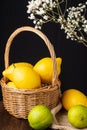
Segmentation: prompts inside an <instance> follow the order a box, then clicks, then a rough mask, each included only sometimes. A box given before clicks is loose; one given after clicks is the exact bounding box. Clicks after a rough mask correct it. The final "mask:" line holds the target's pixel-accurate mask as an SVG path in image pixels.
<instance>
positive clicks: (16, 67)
mask: <svg viewBox="0 0 87 130" xmlns="http://www.w3.org/2000/svg"><path fill="white" fill-rule="evenodd" d="M56 63H57V72H58V75H60V73H61V63H62V58H60V57H58V58H56ZM2 75H3V76H4V77H6V78H8V79H9V82H8V83H7V85H8V86H10V87H13V88H19V89H36V88H40V87H41V83H51V81H52V75H53V67H52V59H51V58H50V57H45V58H42V59H41V60H39V61H38V62H37V63H36V64H35V65H34V66H33V65H32V64H31V63H27V62H18V63H13V64H11V65H10V66H9V67H8V68H7V69H5V70H4V71H3V72H2Z"/></svg>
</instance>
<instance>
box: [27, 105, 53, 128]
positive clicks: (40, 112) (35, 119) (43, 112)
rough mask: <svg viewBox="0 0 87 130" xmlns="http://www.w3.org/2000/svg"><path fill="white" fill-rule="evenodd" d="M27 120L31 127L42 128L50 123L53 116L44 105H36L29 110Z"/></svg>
mask: <svg viewBox="0 0 87 130" xmlns="http://www.w3.org/2000/svg"><path fill="white" fill-rule="evenodd" d="M28 121H29V124H30V126H31V127H32V128H34V129H36V130H44V129H46V128H48V127H49V126H50V125H51V124H52V122H53V116H52V113H51V111H50V110H49V109H48V108H47V107H46V106H45V105H37V106H35V107H33V108H32V109H31V110H30V112H29V114H28Z"/></svg>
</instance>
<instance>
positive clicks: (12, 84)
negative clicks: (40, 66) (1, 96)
mask: <svg viewBox="0 0 87 130" xmlns="http://www.w3.org/2000/svg"><path fill="white" fill-rule="evenodd" d="M7 86H9V87H12V88H17V87H16V86H15V84H14V83H13V82H11V81H10V82H8V83H7Z"/></svg>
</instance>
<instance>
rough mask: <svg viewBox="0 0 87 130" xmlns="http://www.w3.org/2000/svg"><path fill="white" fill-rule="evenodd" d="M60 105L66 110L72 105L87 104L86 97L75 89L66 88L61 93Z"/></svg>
mask: <svg viewBox="0 0 87 130" xmlns="http://www.w3.org/2000/svg"><path fill="white" fill-rule="evenodd" d="M62 105H63V107H64V108H65V109H66V110H67V111H68V110H69V109H70V108H71V107H72V106H74V105H84V106H87V97H86V95H85V94H84V93H82V92H81V91H79V90H77V89H68V90H65V91H64V92H63V94H62Z"/></svg>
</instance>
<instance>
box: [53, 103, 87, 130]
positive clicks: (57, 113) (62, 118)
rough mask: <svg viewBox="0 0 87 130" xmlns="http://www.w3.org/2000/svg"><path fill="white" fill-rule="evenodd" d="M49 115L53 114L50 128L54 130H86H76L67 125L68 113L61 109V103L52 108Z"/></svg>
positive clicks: (85, 129)
mask: <svg viewBox="0 0 87 130" xmlns="http://www.w3.org/2000/svg"><path fill="white" fill-rule="evenodd" d="M51 113H52V114H53V124H52V126H51V128H52V129H54V130H87V128H84V129H76V128H75V127H73V126H72V125H71V124H70V123H69V121H68V116H67V115H68V113H67V111H65V110H64V109H63V107H62V104H61V103H59V104H58V105H57V106H56V107H55V108H53V109H52V110H51Z"/></svg>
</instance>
